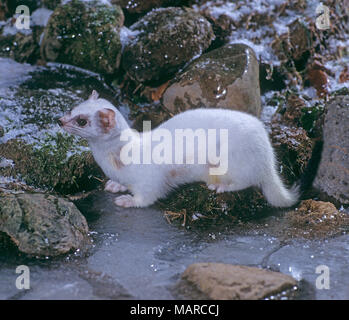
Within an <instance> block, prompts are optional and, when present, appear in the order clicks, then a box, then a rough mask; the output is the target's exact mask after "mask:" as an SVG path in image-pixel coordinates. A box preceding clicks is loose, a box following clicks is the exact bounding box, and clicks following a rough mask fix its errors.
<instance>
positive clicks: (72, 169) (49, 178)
mask: <svg viewBox="0 0 349 320" xmlns="http://www.w3.org/2000/svg"><path fill="white" fill-rule="evenodd" d="M85 143H86V142H84V141H81V143H80V145H79V144H76V141H75V138H74V137H73V136H69V135H65V134H64V135H63V134H61V133H57V134H56V135H47V136H46V138H45V139H44V141H43V143H42V144H41V145H37V144H35V145H33V144H26V143H25V142H24V141H22V140H19V139H15V140H10V141H8V142H7V143H4V144H1V145H0V155H1V156H3V157H5V158H7V159H11V160H13V162H14V166H13V167H5V168H1V169H0V174H2V175H5V176H14V177H20V178H22V179H23V180H24V181H25V182H26V183H27V184H29V185H32V186H35V187H39V188H43V189H47V190H55V191H57V192H59V193H63V194H67V193H75V192H78V191H82V190H91V189H93V188H95V187H96V186H97V185H98V184H99V182H100V179H102V178H103V174H102V172H101V170H100V169H99V167H98V166H97V164H96V163H95V161H94V159H93V156H92V154H91V152H90V151H80V152H78V151H79V148H81V146H82V145H83V144H85ZM71 154H72V155H71Z"/></svg>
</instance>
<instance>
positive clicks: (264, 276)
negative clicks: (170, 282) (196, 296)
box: [182, 263, 297, 300]
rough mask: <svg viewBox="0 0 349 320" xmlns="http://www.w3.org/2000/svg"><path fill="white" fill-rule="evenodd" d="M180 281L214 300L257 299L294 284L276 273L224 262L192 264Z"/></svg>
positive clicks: (291, 280)
mask: <svg viewBox="0 0 349 320" xmlns="http://www.w3.org/2000/svg"><path fill="white" fill-rule="evenodd" d="M182 281H184V282H187V284H188V285H189V286H193V287H194V288H195V289H196V290H197V291H198V292H199V293H201V294H203V295H204V297H205V298H207V299H213V300H258V299H263V298H267V297H269V296H271V295H275V294H278V293H281V292H282V291H285V290H290V289H292V288H293V287H294V286H296V285H297V281H296V280H295V279H293V278H292V277H290V276H288V275H285V274H282V273H279V272H273V271H269V270H263V269H259V268H254V267H247V266H239V265H230V264H223V263H195V264H192V265H190V266H189V267H188V268H187V269H186V270H185V271H184V273H183V274H182Z"/></svg>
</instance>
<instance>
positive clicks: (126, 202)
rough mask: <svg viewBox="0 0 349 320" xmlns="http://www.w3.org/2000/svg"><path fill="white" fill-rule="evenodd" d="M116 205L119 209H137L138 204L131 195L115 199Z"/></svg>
mask: <svg viewBox="0 0 349 320" xmlns="http://www.w3.org/2000/svg"><path fill="white" fill-rule="evenodd" d="M114 202H115V204H116V205H117V206H119V207H123V208H130V207H136V206H137V205H136V202H135V199H134V197H133V196H131V195H130V194H124V195H122V196H120V197H117V198H115V201H114Z"/></svg>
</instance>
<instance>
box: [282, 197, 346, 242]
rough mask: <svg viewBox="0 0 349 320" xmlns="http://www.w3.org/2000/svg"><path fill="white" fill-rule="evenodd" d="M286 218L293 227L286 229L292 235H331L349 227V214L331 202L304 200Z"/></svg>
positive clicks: (308, 236)
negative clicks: (339, 209)
mask: <svg viewBox="0 0 349 320" xmlns="http://www.w3.org/2000/svg"><path fill="white" fill-rule="evenodd" d="M286 218H287V219H288V220H289V222H290V225H291V228H292V229H289V230H286V231H287V232H288V233H289V234H291V235H292V237H295V236H298V237H299V236H300V237H304V238H319V237H329V236H334V235H338V234H340V233H341V232H342V231H345V230H346V229H348V227H349V216H348V214H347V213H345V212H340V211H338V210H337V209H336V207H335V206H334V205H333V204H332V203H330V202H323V201H315V200H303V201H302V202H301V203H300V205H299V206H298V207H297V208H296V210H294V211H291V212H288V213H287V215H286Z"/></svg>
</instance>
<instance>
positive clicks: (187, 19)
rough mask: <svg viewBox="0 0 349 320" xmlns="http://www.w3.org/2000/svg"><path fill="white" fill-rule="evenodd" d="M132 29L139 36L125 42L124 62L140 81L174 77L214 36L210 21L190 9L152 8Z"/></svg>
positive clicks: (133, 77)
mask: <svg viewBox="0 0 349 320" xmlns="http://www.w3.org/2000/svg"><path fill="white" fill-rule="evenodd" d="M130 30H131V31H132V32H133V33H134V34H136V37H135V39H133V40H132V41H130V42H129V43H128V44H127V45H126V47H125V50H124V53H123V62H122V65H123V68H124V69H125V70H126V71H127V73H128V75H129V76H130V77H131V78H132V79H134V80H136V81H138V82H147V81H152V80H156V81H159V80H163V79H167V78H169V77H171V76H172V75H173V74H174V73H175V72H177V71H178V70H179V69H180V68H181V67H183V66H184V64H186V63H188V62H189V61H190V60H192V59H193V58H194V57H195V56H197V55H199V54H201V53H202V52H203V51H204V50H205V49H207V48H208V47H209V45H210V43H211V41H212V39H213V38H214V34H213V31H212V28H211V25H210V23H209V22H208V21H207V20H206V19H205V18H204V17H202V16H201V15H200V14H198V13H196V12H195V11H193V10H192V9H189V8H184V9H182V8H175V7H171V8H166V9H164V8H161V9H157V10H153V11H151V12H149V13H148V14H147V15H146V16H144V17H143V18H142V19H140V20H139V21H138V22H136V23H135V24H133V25H132V26H131V27H130Z"/></svg>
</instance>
